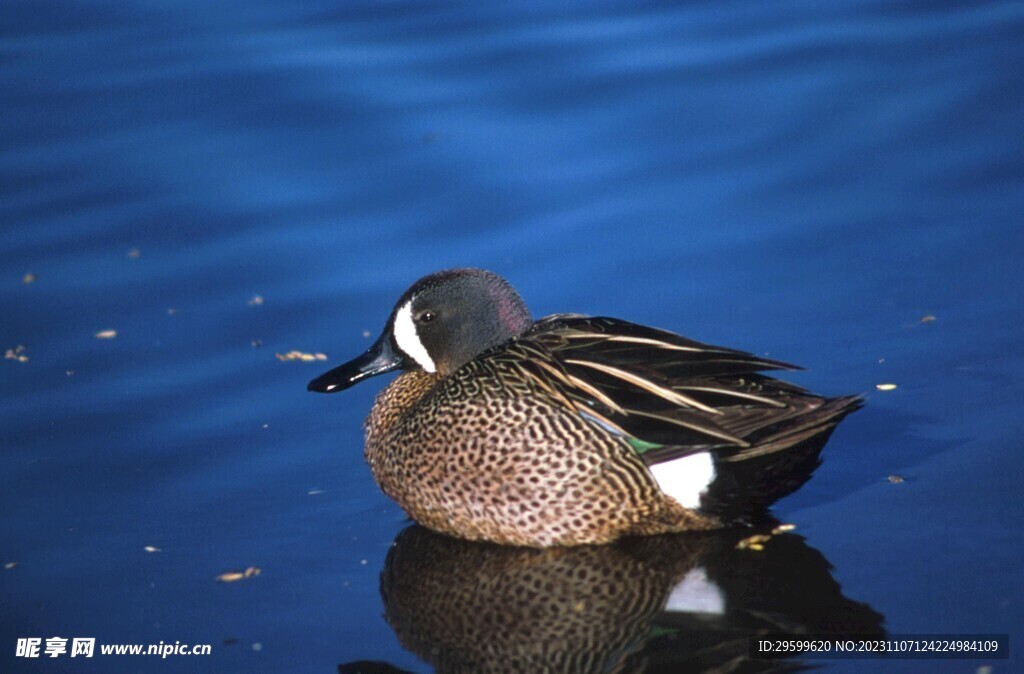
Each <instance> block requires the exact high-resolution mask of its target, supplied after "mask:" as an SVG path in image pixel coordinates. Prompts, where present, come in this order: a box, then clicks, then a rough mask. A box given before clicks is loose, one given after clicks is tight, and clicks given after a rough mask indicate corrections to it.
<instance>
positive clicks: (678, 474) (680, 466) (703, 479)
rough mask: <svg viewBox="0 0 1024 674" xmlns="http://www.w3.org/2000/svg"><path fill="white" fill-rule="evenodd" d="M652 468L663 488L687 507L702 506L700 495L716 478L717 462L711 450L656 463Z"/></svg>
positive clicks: (659, 484)
mask: <svg viewBox="0 0 1024 674" xmlns="http://www.w3.org/2000/svg"><path fill="white" fill-rule="evenodd" d="M650 469H651V474H653V475H654V479H655V481H657V483H658V486H659V487H660V488H661V490H662V491H663V492H665V493H666V494H668V495H669V496H671V497H672V498H674V499H675V500H677V501H679V503H680V504H681V505H683V506H685V507H687V508H699V507H700V495H701V494H703V493H704V492H705V491H706V490H707V488H708V485H710V484H711V482H712V481H713V480H714V479H715V462H714V460H713V459H712V458H711V454H710V453H709V452H701V453H700V454H691V455H689V456H684V457H681V458H678V459H675V460H673V461H666V462H665V463H656V464H654V465H653V466H650Z"/></svg>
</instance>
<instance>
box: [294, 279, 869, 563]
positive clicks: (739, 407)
mask: <svg viewBox="0 0 1024 674" xmlns="http://www.w3.org/2000/svg"><path fill="white" fill-rule="evenodd" d="M397 368H402V369H403V370H405V372H404V373H403V374H402V375H401V376H399V377H398V378H396V379H395V380H394V381H393V382H391V384H390V385H388V386H387V388H385V389H384V390H383V391H382V392H381V393H380V394H379V395H378V396H377V400H376V403H375V404H374V406H373V410H372V411H371V412H370V415H369V417H368V418H367V421H366V450H365V452H366V460H367V461H368V462H369V464H370V468H371V469H372V471H373V475H374V477H375V478H376V480H377V482H378V484H380V486H381V488H382V489H383V490H384V492H385V493H386V494H387V495H388V496H390V497H391V498H393V499H394V500H395V501H397V502H398V503H399V505H401V506H402V507H403V508H404V509H405V510H406V512H408V513H409V515H410V516H412V517H413V518H414V519H415V520H416V521H417V522H419V523H421V524H423V525H425V526H427V527H429V528H431V529H435V530H437V531H441V532H444V533H449V534H453V535H455V536H460V537H462V538H469V539H482V540H489V541H494V542H498V543H507V544H514V545H531V546H550V545H576V544H583V543H603V542H607V541H611V540H614V539H616V538H619V537H620V536H624V535H632V534H656V533H664V532H670V531H683V530H690V529H711V528H716V527H719V526H722V525H723V524H726V523H729V522H734V521H737V520H745V519H746V520H749V519H752V518H755V517H757V516H758V514H763V513H764V512H765V510H766V508H767V506H768V505H770V504H771V503H772V502H773V501H775V500H776V499H778V498H780V497H782V496H784V495H786V494H788V493H790V492H792V491H793V490H795V489H796V488H797V487H799V486H800V485H801V484H803V483H804V482H805V481H806V480H807V479H808V477H809V476H810V473H811V471H813V469H814V468H815V467H816V466H817V465H818V462H819V459H818V455H819V453H820V451H821V448H822V446H823V445H824V442H825V440H826V439H827V438H828V435H829V434H830V433H831V431H832V429H833V428H834V427H835V425H836V424H837V423H838V422H839V420H840V419H842V418H843V417H844V416H845V415H846V414H849V413H850V412H852V411H853V410H855V409H856V408H857V407H858V406H859V404H860V400H859V399H858V398H856V397H842V398H822V397H820V396H816V395H812V394H810V393H808V392H806V391H804V390H803V389H801V388H799V387H797V386H794V385H792V384H788V383H785V382H781V381H778V380H776V379H772V378H770V377H767V376H764V375H762V374H759V372H760V371H762V370H779V369H794V368H793V367H792V366H790V365H786V364H785V363H780V362H778V361H774V360H767V359H765V358H759V357H757V356H754V355H751V354H749V353H744V352H742V351H735V350H732V349H725V348H721V347H717V346H709V345H707V344H701V343H699V342H695V341H692V340H689V339H686V338H684V337H680V336H679V335H676V334H673V333H670V332H666V331H663V330H658V329H655V328H649V327H645V326H641V325H636V324H634V323H628V322H626V321H621V320H617V319H614V318H592V317H587V316H581V315H576V314H557V315H553V316H548V317H546V318H542V319H540V320H538V321H536V322H534V321H533V319H532V318H531V317H530V314H529V312H528V311H527V309H526V305H525V304H524V303H523V301H522V299H520V297H519V295H518V294H517V293H516V291H515V290H513V289H512V287H511V286H510V285H509V284H508V283H507V282H506V281H505V280H504V279H502V278H501V277H499V276H497V275H495V274H492V273H491V272H487V271H483V270H480V269H454V270H449V271H443V272H439V273H436V274H431V275H430V276H426V277H424V278H422V279H420V280H419V281H417V282H416V283H415V284H413V286H412V287H411V288H409V289H408V290H406V291H405V293H404V294H403V295H402V296H401V298H399V300H398V303H397V304H396V305H395V308H394V310H393V311H392V312H391V317H390V318H389V319H388V322H387V325H386V326H385V328H384V333H383V334H382V335H381V336H380V338H379V339H378V340H377V341H376V342H375V343H374V345H373V346H371V347H370V349H369V350H368V351H367V352H366V353H365V354H363V355H362V356H360V357H358V358H356V359H354V360H352V361H350V362H348V363H346V364H344V365H341V366H340V367H337V368H335V369H333V370H331V371H330V372H327V373H326V374H324V375H322V376H321V377H318V378H317V379H314V380H313V381H311V382H310V383H309V387H308V388H309V390H310V391H319V392H323V393H329V392H335V391H341V390H343V389H345V388H348V387H349V386H352V385H353V384H355V383H357V382H359V381H362V380H363V379H366V378H368V377H372V376H374V375H378V374H382V373H384V372H389V371H391V370H394V369H397Z"/></svg>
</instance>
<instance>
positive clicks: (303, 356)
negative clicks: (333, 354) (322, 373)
mask: <svg viewBox="0 0 1024 674" xmlns="http://www.w3.org/2000/svg"><path fill="white" fill-rule="evenodd" d="M274 355H275V356H277V359H278V360H301V361H302V362H305V363H309V362H312V361H315V360H327V354H325V353H303V352H302V351H289V352H288V353H275V354H274Z"/></svg>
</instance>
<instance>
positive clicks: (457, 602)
mask: <svg viewBox="0 0 1024 674" xmlns="http://www.w3.org/2000/svg"><path fill="white" fill-rule="evenodd" d="M770 528H771V527H770V526H769V527H768V529H770ZM754 533H758V531H752V530H751V529H743V530H730V531H718V532H713V533H700V534H694V533H690V534H678V535H671V536H658V537H647V538H636V539H628V540H624V541H621V542H619V543H617V544H614V545H605V546H592V547H576V548H554V549H547V550H534V549H528V548H508V547H501V546H497V545H491V544H487V543H473V542H468V541H462V540H458V539H454V538H449V537H447V536H443V535H440V534H436V533H433V532H431V531H428V530H427V529H424V528H422V527H419V526H412V527H409V528H408V529H406V530H405V531H403V532H402V533H401V534H399V536H398V538H397V539H396V540H395V544H394V547H393V548H392V550H391V552H390V554H389V555H388V558H387V561H386V562H385V566H384V570H383V572H382V573H381V595H382V596H383V599H384V609H385V616H386V618H387V620H388V622H389V623H390V625H391V627H392V628H393V629H394V630H395V633H396V634H397V635H398V638H399V640H400V641H401V643H402V645H403V646H404V647H405V648H407V649H408V650H410V651H412V652H413V653H415V654H416V655H417V656H418V657H420V658H422V659H423V660H425V661H427V662H429V663H430V664H431V665H433V666H434V667H435V668H436V669H437V671H439V672H548V671H551V672H602V673H611V672H640V671H672V672H678V671H723V672H726V671H728V672H733V671H744V672H755V671H757V672H768V671H786V670H792V669H793V667H794V665H798V663H795V662H792V661H789V662H786V661H779V660H752V659H751V658H750V657H749V639H750V637H751V636H756V635H759V634H766V633H775V634H778V633H788V634H809V633H810V634H820V633H843V634H854V633H855V634H880V633H881V632H882V616H881V615H880V614H879V613H877V612H875V611H874V610H872V609H871V608H870V607H869V606H867V605H866V604H862V603H859V602H856V601H852V600H850V599H847V598H846V597H845V596H843V594H842V592H841V591H840V587H839V585H838V583H836V581H835V580H833V578H832V576H831V575H830V573H829V570H830V567H829V564H828V562H827V561H826V560H825V558H824V557H823V556H822V554H821V553H820V552H818V551H817V550H814V549H813V548H811V547H809V546H808V545H807V544H806V543H805V542H804V540H803V538H802V537H800V536H797V535H794V534H792V533H786V534H780V535H775V536H772V537H771V538H770V540H768V541H767V542H765V543H763V549H761V550H755V549H751V548H749V547H747V548H743V547H738V544H739V542H740V541H741V540H742V539H744V538H747V537H749V536H750V535H751V534H754ZM755 547H757V546H755ZM364 664H366V663H364ZM378 666H380V665H378ZM352 667H356V668H355V669H353V668H352ZM339 670H340V671H342V672H349V671H359V666H358V665H343V666H341V667H340V668H339ZM378 671H383V670H378ZM390 671H397V670H390Z"/></svg>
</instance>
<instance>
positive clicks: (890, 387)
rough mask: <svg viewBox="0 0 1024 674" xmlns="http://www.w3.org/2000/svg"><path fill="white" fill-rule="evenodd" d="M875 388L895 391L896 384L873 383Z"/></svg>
mask: <svg viewBox="0 0 1024 674" xmlns="http://www.w3.org/2000/svg"><path fill="white" fill-rule="evenodd" d="M875 388H876V389H878V390H879V391H895V390H896V384H875Z"/></svg>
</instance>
